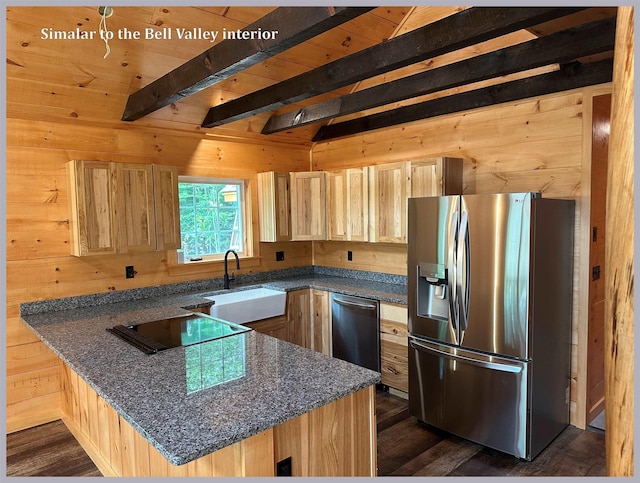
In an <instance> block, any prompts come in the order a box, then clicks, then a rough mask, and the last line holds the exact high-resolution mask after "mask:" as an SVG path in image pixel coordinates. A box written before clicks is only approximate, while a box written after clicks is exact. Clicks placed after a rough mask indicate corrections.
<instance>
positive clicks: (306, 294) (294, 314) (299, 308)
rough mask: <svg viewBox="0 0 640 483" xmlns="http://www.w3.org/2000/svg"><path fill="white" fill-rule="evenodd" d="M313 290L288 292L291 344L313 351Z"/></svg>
mask: <svg viewBox="0 0 640 483" xmlns="http://www.w3.org/2000/svg"><path fill="white" fill-rule="evenodd" d="M310 296H311V290H310V289H308V288H306V289H302V290H293V291H291V292H287V318H288V319H289V342H291V343H293V344H297V345H299V346H302V347H306V348H307V349H311V344H312V337H311V299H310Z"/></svg>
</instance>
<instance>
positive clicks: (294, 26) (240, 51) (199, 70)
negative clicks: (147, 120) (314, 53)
mask: <svg viewBox="0 0 640 483" xmlns="http://www.w3.org/2000/svg"><path fill="white" fill-rule="evenodd" d="M373 8H374V7H280V8H277V9H275V10H273V11H272V12H270V13H268V14H267V15H265V16H264V17H262V18H260V19H258V20H256V21H255V22H253V23H252V24H250V25H248V26H247V27H246V28H244V29H242V30H243V31H244V32H257V33H258V34H254V35H253V36H254V37H259V38H255V39H246V40H245V39H243V40H237V39H235V40H234V39H227V40H223V41H222V42H220V43H218V44H216V45H214V46H213V47H211V48H210V49H207V50H206V51H204V52H203V53H201V54H200V55H198V56H197V57H194V58H193V59H191V60H189V61H187V62H186V63H184V64H182V65H181V66H180V67H177V68H176V69H174V70H172V71H171V72H169V73H168V74H165V75H164V76H162V77H160V78H159V79H157V80H155V81H153V82H151V83H150V84H148V85H147V86H145V87H143V88H142V89H140V90H138V91H136V92H134V93H133V94H131V95H130V96H129V99H128V100H127V105H126V106H125V109H124V114H123V115H122V120H123V121H135V120H136V119H139V118H141V117H142V116H146V115H147V114H149V113H151V112H154V111H156V110H158V109H160V108H162V107H164V106H167V105H169V104H171V103H172V102H176V101H178V100H180V99H182V98H184V97H187V96H190V95H192V94H195V93H196V92H198V91H200V90H202V89H204V88H206V87H209V86H210V85H212V84H215V83H217V82H220V81H222V80H224V79H226V78H228V77H230V76H232V75H234V74H236V73H238V72H239V71H241V70H244V69H246V68H248V67H250V66H252V65H254V64H257V63H258V62H262V61H263V60H265V59H267V58H269V57H272V56H274V55H276V54H278V53H280V52H282V51H284V50H286V49H289V48H291V47H293V46H295V45H298V44H300V43H302V42H305V41H306V40H308V39H310V38H312V37H315V36H316V35H319V34H321V33H323V32H326V31H327V30H330V29H332V28H334V27H336V26H338V25H340V24H343V23H345V22H347V21H349V20H351V19H353V18H355V17H357V16H358V15H362V14H363V13H365V12H368V11H370V10H372V9H373ZM273 31H277V35H274V34H271V33H270V32H273ZM267 32H269V35H267Z"/></svg>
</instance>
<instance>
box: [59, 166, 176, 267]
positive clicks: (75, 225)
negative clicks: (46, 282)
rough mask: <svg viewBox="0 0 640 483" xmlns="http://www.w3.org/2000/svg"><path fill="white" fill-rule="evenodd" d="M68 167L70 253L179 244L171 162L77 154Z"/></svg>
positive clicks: (94, 252) (125, 251)
mask: <svg viewBox="0 0 640 483" xmlns="http://www.w3.org/2000/svg"><path fill="white" fill-rule="evenodd" d="M67 171H68V179H69V193H70V196H69V198H70V203H71V219H70V232H71V254H72V255H75V256H85V255H101V254H112V253H128V252H143V251H153V250H166V249H169V248H179V246H180V210H179V206H178V176H177V170H176V168H173V167H166V166H157V165H145V164H134V163H112V162H108V161H82V160H76V161H70V162H69V163H67ZM158 235H159V236H158Z"/></svg>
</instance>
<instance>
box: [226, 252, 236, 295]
mask: <svg viewBox="0 0 640 483" xmlns="http://www.w3.org/2000/svg"><path fill="white" fill-rule="evenodd" d="M229 253H233V256H234V257H236V270H240V259H239V258H238V254H237V253H236V252H234V251H233V250H227V253H225V254H224V288H229V282H232V281H234V280H235V279H236V277H235V274H234V273H232V274H231V277H229V269H228V267H227V257H228V256H229Z"/></svg>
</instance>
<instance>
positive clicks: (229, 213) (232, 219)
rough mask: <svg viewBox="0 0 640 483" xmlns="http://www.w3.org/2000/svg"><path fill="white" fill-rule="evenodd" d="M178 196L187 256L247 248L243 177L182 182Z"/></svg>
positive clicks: (181, 229) (214, 253) (200, 255)
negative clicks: (244, 226)
mask: <svg viewBox="0 0 640 483" xmlns="http://www.w3.org/2000/svg"><path fill="white" fill-rule="evenodd" d="M178 196H179V200H180V236H181V238H182V250H183V251H184V256H185V259H186V260H189V259H193V258H198V257H205V256H207V255H221V254H224V253H225V252H226V251H227V250H235V251H237V252H242V251H244V247H243V240H244V236H243V220H242V197H243V190H242V182H241V181H237V180H216V182H190V183H183V182H179V183H178Z"/></svg>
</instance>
